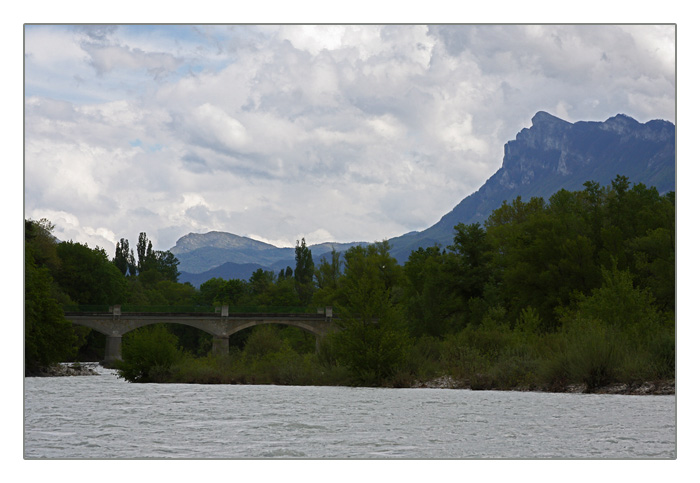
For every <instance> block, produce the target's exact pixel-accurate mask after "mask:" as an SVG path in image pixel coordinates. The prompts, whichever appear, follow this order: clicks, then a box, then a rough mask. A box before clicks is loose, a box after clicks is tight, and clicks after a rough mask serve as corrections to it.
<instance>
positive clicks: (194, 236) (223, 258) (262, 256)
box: [170, 231, 367, 286]
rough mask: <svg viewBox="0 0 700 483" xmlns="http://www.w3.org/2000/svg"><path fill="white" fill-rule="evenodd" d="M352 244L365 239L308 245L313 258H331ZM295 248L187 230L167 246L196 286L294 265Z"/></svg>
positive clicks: (183, 275)
mask: <svg viewBox="0 0 700 483" xmlns="http://www.w3.org/2000/svg"><path fill="white" fill-rule="evenodd" d="M355 245H367V243H365V242H355V243H332V242H326V243H319V244H315V245H309V250H311V254H312V256H313V258H314V260H315V261H319V260H320V259H321V258H322V257H323V256H327V257H328V258H330V252H331V251H332V250H333V249H335V250H336V251H338V252H343V251H345V250H347V249H348V248H350V247H351V246H355ZM294 250H295V249H294V248H292V247H285V248H279V247H276V246H274V245H271V244H269V243H265V242H261V241H258V240H253V239H252V238H248V237H244V236H239V235H234V234H233V233H226V232H220V231H210V232H208V233H189V234H188V235H185V236H183V237H181V238H180V239H178V240H177V242H176V244H175V246H174V247H173V248H171V249H170V251H171V252H172V253H173V255H175V256H176V257H177V258H178V260H179V261H180V265H179V270H180V277H179V280H180V282H190V283H191V284H192V285H195V286H199V285H200V284H201V283H202V282H205V281H207V280H209V279H210V278H215V277H221V278H224V279H231V278H240V279H244V280H247V279H248V278H250V276H251V275H252V274H253V272H255V271H256V270H257V269H259V268H263V269H264V270H273V271H275V272H279V271H280V270H283V269H285V268H286V267H287V266H290V267H292V268H294V265H295V252H294Z"/></svg>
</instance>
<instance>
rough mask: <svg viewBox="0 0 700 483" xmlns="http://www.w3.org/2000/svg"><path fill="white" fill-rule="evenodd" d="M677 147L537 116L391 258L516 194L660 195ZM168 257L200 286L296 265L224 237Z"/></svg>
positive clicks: (615, 123) (443, 237)
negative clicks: (480, 180) (637, 187)
mask: <svg viewBox="0 0 700 483" xmlns="http://www.w3.org/2000/svg"><path fill="white" fill-rule="evenodd" d="M675 144H676V128H675V126H674V125H673V123H671V122H668V121H662V120H653V121H649V122H647V123H644V124H641V123H639V122H637V121H635V120H634V119H632V118H631V117H629V116H626V115H624V114H618V115H617V116H614V117H611V118H610V119H608V120H606V121H604V122H597V121H595V122H592V121H580V122H575V123H570V122H568V121H564V120H563V119H559V118H557V117H555V116H552V115H551V114H548V113H546V112H542V111H541V112H538V113H537V114H535V116H534V117H533V118H532V126H531V127H529V128H525V129H523V130H521V131H520V132H519V133H518V134H517V135H516V137H515V139H514V140H512V141H508V142H507V143H506V145H505V147H504V156H503V164H502V166H501V168H500V169H499V170H498V171H496V173H495V174H494V175H493V176H491V177H490V178H489V179H488V180H487V181H486V182H485V183H484V185H483V186H482V187H481V188H479V190H478V191H476V192H475V193H472V194H471V195H469V196H467V197H466V198H464V199H463V200H462V201H461V202H460V203H459V204H458V205H457V206H455V208H454V209H453V210H452V211H450V212H449V213H447V214H446V215H445V216H443V217H442V219H440V221H438V222H437V223H436V224H434V225H433V226H431V227H429V228H427V229H426V230H423V231H420V232H417V231H414V232H411V233H407V234H405V235H402V236H399V237H396V238H392V239H389V243H390V244H391V245H392V250H391V254H392V255H393V256H394V257H395V258H396V259H397V260H398V261H399V263H403V262H405V261H406V260H408V257H409V255H410V254H411V252H412V251H413V250H415V249H417V248H418V247H421V246H422V247H428V246H433V245H436V244H437V245H440V246H442V247H446V246H448V245H450V244H451V243H452V239H453V236H454V226H455V225H457V224H458V223H465V224H470V223H476V222H479V223H483V222H484V221H485V220H486V219H487V218H488V216H489V215H490V214H491V212H492V211H493V210H495V209H496V208H498V207H500V206H501V204H502V203H503V202H504V201H507V202H510V201H511V200H513V199H515V198H516V197H517V196H521V197H522V198H523V200H524V201H527V200H528V199H530V198H531V197H533V196H541V197H543V198H545V200H546V199H548V198H549V197H550V196H551V195H553V194H554V193H556V192H557V191H559V190H560V189H567V190H570V191H575V190H580V189H582V188H583V183H584V182H586V181H597V182H598V183H600V184H601V185H602V186H607V185H609V184H610V182H611V181H612V180H613V179H614V178H615V176H617V175H618V174H620V175H624V176H627V177H628V178H629V180H630V183H632V184H634V183H644V184H645V185H647V186H655V187H656V189H658V190H659V192H660V193H665V192H667V191H674V190H675V188H676V181H675V179H676V166H675V159H676V148H675ZM358 244H362V245H366V243H364V242H357V243H323V244H319V245H312V246H309V248H310V249H311V253H312V255H313V257H314V260H315V261H317V262H318V261H319V260H320V259H321V257H322V256H324V255H327V254H328V253H329V252H330V251H331V249H332V248H333V247H334V248H335V250H336V251H338V252H343V251H345V250H347V249H348V248H350V247H351V246H353V245H358ZM170 251H171V252H172V253H173V254H174V255H175V256H177V258H178V259H179V260H180V271H181V272H182V274H181V276H180V281H181V282H186V281H190V283H192V284H193V285H197V286H198V285H199V284H200V283H201V281H205V280H202V278H203V277H206V276H209V275H210V274H211V276H214V277H216V276H221V277H222V278H224V279H229V278H242V279H247V278H249V277H250V274H252V273H253V272H254V271H255V270H257V268H264V269H265V270H274V271H275V272H279V270H281V269H284V268H286V267H287V266H291V267H294V265H295V261H294V248H278V247H275V246H274V245H270V244H268V243H263V242H260V241H257V240H252V239H250V238H246V237H241V236H238V235H233V234H231V233H224V232H209V233H204V234H196V233H190V234H189V235H186V236H184V237H182V238H180V239H179V240H178V241H177V243H176V245H175V247H173V248H172V249H171V250H170ZM214 274H218V275H214ZM246 275H247V276H246ZM211 276H210V277H209V278H211ZM198 280H201V281H200V282H199V283H195V282H196V281H198ZM206 280H208V278H207V279H206Z"/></svg>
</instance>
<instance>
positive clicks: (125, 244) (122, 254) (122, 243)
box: [113, 238, 137, 275]
mask: <svg viewBox="0 0 700 483" xmlns="http://www.w3.org/2000/svg"><path fill="white" fill-rule="evenodd" d="M113 263H114V264H115V265H116V266H117V268H118V269H119V271H120V272H122V274H123V275H136V273H137V272H136V260H135V259H134V250H133V249H131V250H129V240H126V239H124V238H122V239H121V240H119V241H118V242H117V248H116V252H115V254H114V260H113Z"/></svg>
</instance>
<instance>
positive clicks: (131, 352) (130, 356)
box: [116, 324, 182, 382]
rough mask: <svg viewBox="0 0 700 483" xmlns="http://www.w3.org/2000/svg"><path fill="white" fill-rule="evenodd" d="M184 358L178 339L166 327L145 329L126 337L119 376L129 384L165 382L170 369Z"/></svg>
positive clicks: (118, 367) (118, 366) (118, 368)
mask: <svg viewBox="0 0 700 483" xmlns="http://www.w3.org/2000/svg"><path fill="white" fill-rule="evenodd" d="M181 358H182V352H181V351H180V350H179V349H178V346H177V337H176V336H175V335H174V334H171V333H170V332H168V330H167V329H166V328H165V327H164V326H163V325H160V324H158V325H153V326H149V327H143V328H141V329H137V330H135V331H133V332H130V333H128V334H127V335H126V337H124V344H123V346H122V360H121V361H119V362H117V364H116V368H117V371H118V373H119V377H121V378H123V379H125V380H127V381H129V382H164V381H165V380H167V378H168V376H169V374H170V369H171V367H172V366H173V364H175V363H176V362H178V361H179V360H181Z"/></svg>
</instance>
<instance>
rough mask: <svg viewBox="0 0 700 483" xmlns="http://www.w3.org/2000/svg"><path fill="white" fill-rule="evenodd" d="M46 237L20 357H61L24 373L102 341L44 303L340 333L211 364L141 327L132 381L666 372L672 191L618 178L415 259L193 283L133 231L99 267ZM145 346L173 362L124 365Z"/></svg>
mask: <svg viewBox="0 0 700 483" xmlns="http://www.w3.org/2000/svg"><path fill="white" fill-rule="evenodd" d="M51 228H52V227H51V225H50V223H48V222H47V221H45V220H44V221H39V222H33V221H27V222H26V226H25V242H26V246H27V247H28V248H27V249H26V250H25V254H26V257H27V258H26V266H27V268H26V273H27V275H26V293H27V294H28V295H26V296H25V304H29V305H27V307H28V308H27V310H26V322H25V333H26V334H27V339H26V340H25V347H27V346H28V344H30V339H31V341H32V342H31V343H32V344H35V345H36V344H40V340H43V339H42V337H43V334H44V333H49V332H50V330H53V331H57V333H56V334H54V335H55V337H53V338H52V343H53V342H55V341H63V343H62V344H61V345H62V346H65V347H66V351H65V352H63V353H60V354H57V353H56V351H58V349H56V348H54V352H52V353H47V352H45V351H44V350H38V349H37V350H35V351H33V352H32V353H31V354H30V353H29V351H28V350H25V354H26V355H27V356H28V357H30V359H31V358H32V357H34V359H33V360H32V361H30V362H31V364H30V363H29V362H28V361H29V359H25V363H27V364H28V367H29V366H31V365H32V364H34V366H36V365H37V364H41V363H46V362H47V359H46V358H47V357H49V354H50V355H51V357H53V358H54V359H56V357H59V355H60V357H62V358H63V359H62V360H69V359H65V357H66V356H69V355H72V356H73V357H76V356H78V355H80V354H81V351H82V353H83V354H84V355H88V353H89V352H90V350H88V349H89V347H90V344H91V343H92V344H93V346H94V345H96V344H97V343H98V342H99V341H97V342H96V341H94V340H93V341H91V340H89V338H90V337H91V332H90V331H83V330H82V329H80V328H70V327H65V324H63V323H62V321H61V319H62V314H60V313H59V311H58V310H56V307H60V306H61V305H63V304H66V303H69V302H74V303H80V304H93V303H109V304H112V303H122V304H124V303H135V304H142V305H149V304H150V305H171V306H174V305H198V304H201V305H219V304H228V305H230V306H247V305H251V306H301V307H305V308H307V309H308V310H311V311H315V308H316V307H317V306H328V305H330V306H333V308H334V315H335V316H336V318H337V320H338V324H339V325H340V326H341V327H340V329H341V330H338V331H336V332H335V333H333V334H332V335H330V336H328V337H326V338H325V339H324V341H323V344H322V346H321V350H320V351H319V352H318V353H317V352H316V351H315V341H314V340H313V337H312V336H311V335H309V334H305V333H303V332H302V331H300V330H299V329H294V328H282V327H258V328H256V329H250V330H246V331H242V332H241V333H237V334H234V335H233V336H232V337H231V354H230V355H229V357H228V358H226V360H223V361H222V360H215V359H216V358H213V357H212V356H211V355H208V354H207V352H208V351H209V349H210V348H211V338H210V336H208V335H207V334H204V333H203V332H201V331H198V330H196V329H192V328H189V327H185V326H163V327H160V328H157V327H151V328H143V329H139V330H138V331H134V332H133V333H130V334H127V335H125V340H124V359H125V362H124V364H125V366H124V371H123V372H122V373H123V374H125V375H127V376H129V375H130V376H129V377H130V380H161V381H174V380H177V381H182V382H186V381H190V382H192V381H195V382H197V381H199V382H272V383H290V384H292V383H294V384H299V383H310V384H311V383H313V384H361V385H395V386H405V385H408V384H410V383H412V382H413V381H415V380H421V379H429V378H432V377H436V376H440V375H451V376H453V377H454V378H457V379H460V380H464V381H468V384H469V385H470V386H471V387H473V388H479V387H481V388H512V387H530V388H534V387H538V388H549V389H556V388H560V387H563V386H564V385H566V384H570V383H585V384H586V385H587V386H588V387H589V388H595V387H598V386H600V385H603V384H607V383H610V382H617V381H625V382H634V381H642V380H653V379H663V378H673V377H674V374H675V193H673V192H671V193H667V194H664V195H660V194H659V193H658V192H657V190H656V189H655V188H653V187H646V186H645V185H643V184H635V185H634V186H630V183H629V180H628V179H627V178H626V177H624V176H617V177H616V178H615V179H614V180H612V182H611V184H610V185H609V186H605V187H603V186H600V185H599V184H598V183H595V182H587V183H584V185H583V189H582V190H579V191H567V190H560V191H559V192H557V193H555V194H554V195H552V196H551V197H550V198H549V199H548V200H544V199H543V198H539V197H534V198H531V199H530V200H528V201H524V200H522V199H521V198H519V197H518V198H516V199H515V200H513V201H511V202H504V203H503V204H502V206H501V207H500V208H498V209H497V210H495V211H494V212H493V213H491V215H490V216H489V218H488V219H487V220H486V222H485V223H484V224H483V225H481V224H479V223H475V224H471V225H464V224H458V225H457V226H455V232H454V239H453V243H452V244H451V245H450V246H447V247H440V246H433V247H424V248H419V249H417V250H414V251H413V252H412V253H411V255H410V257H409V259H408V261H407V262H406V263H405V264H404V265H403V266H401V265H399V264H398V263H397V262H396V260H395V259H394V258H393V257H391V255H390V246H389V244H388V242H386V241H383V242H378V243H374V244H372V245H369V246H365V247H362V246H356V247H352V248H350V249H349V250H347V251H346V252H344V253H343V254H340V253H338V252H335V251H333V252H331V254H330V255H329V256H327V257H324V258H322V259H321V260H319V261H318V263H315V262H314V260H313V258H312V256H311V252H310V250H309V249H308V247H306V243H305V241H304V240H303V239H302V240H301V241H300V242H297V246H296V249H295V255H296V260H295V261H296V265H295V267H294V268H292V267H287V269H285V270H282V271H280V272H279V273H274V272H270V271H265V270H262V269H260V270H258V271H256V272H255V273H254V274H253V275H252V276H251V277H250V279H249V280H223V279H220V278H218V279H211V280H209V281H207V282H205V283H203V284H202V285H201V286H200V287H199V288H198V289H196V288H194V287H193V286H191V285H189V284H180V283H178V282H177V263H178V262H177V259H176V258H175V257H174V256H173V255H172V254H171V253H170V252H155V251H153V250H152V247H151V244H150V242H149V241H148V239H147V237H146V235H145V233H142V234H141V235H143V236H140V237H139V241H138V245H137V250H136V255H137V257H134V254H133V251H132V250H131V249H130V248H129V245H128V241H126V240H124V239H122V240H120V242H119V243H118V244H117V249H116V253H115V256H114V258H113V259H112V260H109V259H108V257H107V256H106V254H105V253H104V251H103V250H101V249H98V248H95V249H89V248H87V247H86V246H84V245H80V244H75V243H72V242H61V243H57V242H55V241H54V240H52V237H51V235H50V233H51ZM30 275H31V277H30ZM30 278H31V284H30ZM30 292H32V293H31V294H30ZM38 293H42V294H43V297H39V296H38V295H37V294H38ZM47 295H48V297H47ZM48 300H50V301H52V302H51V303H54V305H51V303H50V302H48ZM42 301H43V302H42ZM42 304H43V305H42ZM29 308H31V309H32V312H31V313H30V310H29ZM49 313H51V314H53V315H52V316H51V317H48V314H49ZM30 315H31V321H30ZM49 321H50V322H49ZM44 325H47V326H50V327H52V329H50V330H49V329H48V328H44V327H43V326H44ZM35 326H41V327H42V329H41V330H34V329H33V328H34V327H35ZM30 327H31V328H32V330H29V329H30ZM59 327H60V328H61V329H60V330H59ZM45 331H48V332H45ZM58 332H60V333H61V334H62V336H61V337H58ZM30 336H31V337H30ZM92 337H95V336H94V334H93V335H92ZM149 340H150V341H151V343H152V344H151V347H155V346H158V347H163V346H164V345H165V346H168V347H170V348H171V349H172V350H170V352H169V354H170V355H169V356H168V358H166V360H165V362H164V361H161V362H159V363H158V364H155V363H154V364H152V366H153V367H138V368H136V369H135V368H134V367H133V365H132V366H131V369H128V367H127V366H128V364H129V360H128V359H129V357H128V354H129V346H130V344H131V345H132V347H137V346H138V347H141V348H143V347H146V346H148V343H149ZM144 344H145V345H144ZM54 345H55V344H54ZM68 348H70V349H71V350H72V352H71V351H69V350H68ZM98 350H99V349H97V348H95V349H93V350H92V352H98ZM38 354H41V357H44V359H41V360H39V359H38V357H39V356H38ZM155 366H157V370H156V367H155ZM149 371H150V372H149ZM135 374H136V375H135Z"/></svg>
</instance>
